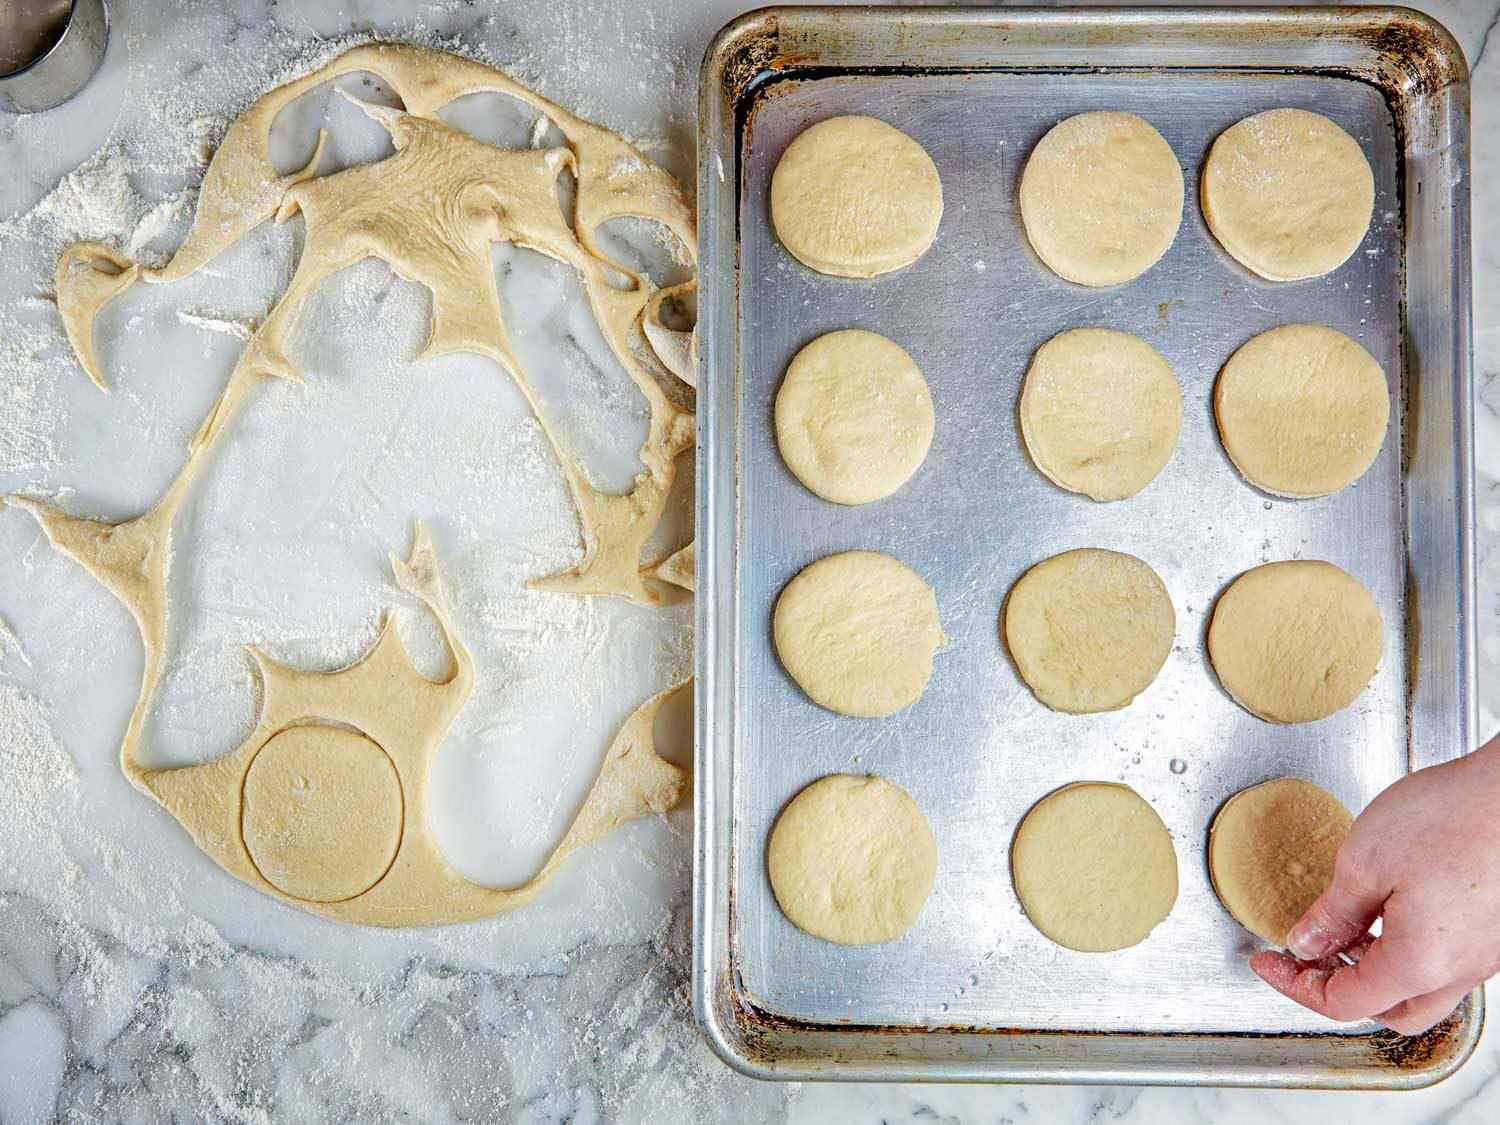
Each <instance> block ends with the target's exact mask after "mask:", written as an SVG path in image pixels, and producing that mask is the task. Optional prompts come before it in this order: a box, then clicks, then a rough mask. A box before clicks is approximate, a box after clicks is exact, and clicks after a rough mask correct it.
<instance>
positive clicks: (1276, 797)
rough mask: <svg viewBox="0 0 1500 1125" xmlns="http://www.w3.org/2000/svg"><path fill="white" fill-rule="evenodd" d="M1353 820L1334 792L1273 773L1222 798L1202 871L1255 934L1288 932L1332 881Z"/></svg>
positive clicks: (1275, 940) (1277, 938)
mask: <svg viewBox="0 0 1500 1125" xmlns="http://www.w3.org/2000/svg"><path fill="white" fill-rule="evenodd" d="M1353 823H1354V818H1353V817H1352V816H1350V815H1349V810H1348V809H1346V808H1344V806H1343V805H1341V804H1339V802H1338V798H1336V797H1334V795H1333V794H1332V793H1328V792H1325V791H1324V790H1322V789H1319V788H1318V787H1317V786H1316V785H1314V784H1312V782H1310V781H1303V780H1302V779H1301V778H1296V777H1279V778H1277V779H1276V780H1274V781H1266V782H1263V783H1261V784H1260V785H1255V786H1252V787H1251V788H1249V789H1242V790H1241V791H1240V792H1238V793H1236V794H1235V795H1234V796H1233V797H1231V798H1229V800H1228V801H1227V802H1225V804H1224V807H1223V808H1221V809H1220V810H1219V815H1218V816H1216V817H1214V823H1213V828H1212V829H1210V830H1209V834H1208V873H1209V877H1210V878H1211V879H1212V880H1213V884H1214V891H1215V892H1216V893H1217V894H1218V896H1219V901H1221V902H1222V903H1223V904H1224V909H1226V910H1228V911H1229V913H1230V914H1232V915H1234V919H1235V921H1236V922H1238V923H1239V924H1240V925H1242V926H1244V927H1245V929H1247V930H1249V931H1250V932H1251V933H1252V934H1254V935H1255V936H1256V937H1258V938H1262V939H1264V940H1265V941H1268V942H1270V943H1271V944H1272V945H1285V944H1286V934H1287V931H1288V930H1290V929H1291V928H1292V926H1293V924H1294V923H1295V922H1296V921H1297V919H1299V918H1301V917H1302V915H1303V913H1304V912H1305V911H1306V910H1307V908H1308V907H1309V906H1311V905H1312V904H1313V900H1314V899H1316V898H1317V897H1318V896H1319V895H1320V894H1322V893H1323V890H1324V888H1325V887H1327V886H1328V884H1329V883H1330V882H1332V880H1333V860H1334V857H1335V856H1336V855H1337V854H1338V850H1339V845H1340V844H1342V843H1343V842H1344V837H1345V836H1347V835H1349V828H1350V826H1351V825H1352V824H1353Z"/></svg>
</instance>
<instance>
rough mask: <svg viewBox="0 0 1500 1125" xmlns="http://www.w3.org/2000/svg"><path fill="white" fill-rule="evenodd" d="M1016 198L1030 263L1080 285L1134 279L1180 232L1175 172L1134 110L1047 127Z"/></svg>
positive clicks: (1166, 150)
mask: <svg viewBox="0 0 1500 1125" xmlns="http://www.w3.org/2000/svg"><path fill="white" fill-rule="evenodd" d="M1020 196H1021V222H1022V224H1023V225H1024V227H1025V228H1026V238H1027V240H1028V241H1029V242H1030V243H1031V247H1032V249H1033V250H1035V251H1036V253H1037V257H1039V258H1041V260H1042V261H1043V262H1045V263H1046V264H1047V267H1048V268H1049V269H1050V270H1052V272H1053V273H1055V274H1057V275H1058V276H1059V277H1061V278H1063V279H1064V280H1067V281H1072V282H1076V283H1077V284H1079V285H1092V286H1104V285H1119V284H1120V283H1122V282H1126V281H1129V280H1131V279H1132V278H1136V277H1139V276H1140V275H1141V274H1143V273H1145V272H1146V271H1147V270H1148V269H1150V268H1151V267H1152V266H1153V265H1155V264H1156V263H1157V261H1159V260H1160V259H1161V256H1162V255H1163V254H1165V253H1166V252H1167V249H1168V247H1170V246H1171V245H1172V241H1173V239H1175V238H1176V237H1177V228H1178V227H1179V226H1181V225H1182V200H1183V181H1182V168H1181V166H1180V165H1179V164H1178V163H1177V157H1176V155H1175V154H1174V153H1173V152H1172V146H1171V145H1169V144H1167V142H1166V140H1165V138H1163V137H1162V135H1161V134H1160V133H1158V132H1157V131H1156V129H1155V128H1153V127H1152V125H1151V123H1150V122H1148V121H1146V120H1144V119H1143V118H1140V117H1137V116H1136V115H1135V114H1133V113H1120V112H1117V111H1114V110H1102V111H1096V112H1093V113H1080V114H1078V115H1077V116H1076V117H1069V118H1067V119H1066V120H1064V121H1060V122H1059V123H1058V124H1056V125H1054V126H1053V127H1052V128H1051V129H1050V130H1049V131H1048V132H1047V134H1046V136H1044V137H1043V138H1042V139H1041V140H1040V141H1038V142H1037V143H1036V147H1035V148H1033V149H1032V150H1031V155H1030V156H1029V157H1027V159H1026V167H1025V169H1024V170H1023V171H1022V173H1021V191H1020Z"/></svg>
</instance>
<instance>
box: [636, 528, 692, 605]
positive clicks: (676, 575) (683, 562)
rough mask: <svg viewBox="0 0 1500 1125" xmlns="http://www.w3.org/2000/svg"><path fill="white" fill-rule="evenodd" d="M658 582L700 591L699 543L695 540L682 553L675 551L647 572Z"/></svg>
mask: <svg viewBox="0 0 1500 1125" xmlns="http://www.w3.org/2000/svg"><path fill="white" fill-rule="evenodd" d="M646 573H647V574H649V575H650V576H651V577H652V578H655V579H656V580H657V581H658V582H670V583H671V584H672V585H673V586H680V587H682V588H683V589H684V590H692V591H694V592H696V591H697V589H698V542H697V540H694V541H693V542H691V543H689V544H688V545H687V546H686V547H684V548H682V550H680V551H674V552H673V553H672V554H670V555H668V556H667V557H666V558H664V559H662V560H661V562H659V563H657V564H656V565H655V566H653V567H651V568H650V569H649V570H647V571H646Z"/></svg>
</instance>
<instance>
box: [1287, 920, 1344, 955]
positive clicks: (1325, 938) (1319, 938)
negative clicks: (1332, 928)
mask: <svg viewBox="0 0 1500 1125" xmlns="http://www.w3.org/2000/svg"><path fill="white" fill-rule="evenodd" d="M1286 947H1287V949H1288V950H1290V951H1291V954H1292V956H1293V957H1295V958H1297V960H1299V961H1321V960H1323V958H1325V957H1327V956H1328V955H1329V954H1330V953H1332V952H1333V949H1334V943H1333V938H1332V936H1331V935H1330V934H1329V933H1328V931H1327V930H1325V929H1323V928H1322V927H1321V926H1319V925H1317V924H1316V923H1315V922H1306V921H1304V922H1298V923H1297V924H1296V925H1295V926H1293V927H1292V930H1291V933H1289V934H1287V935H1286Z"/></svg>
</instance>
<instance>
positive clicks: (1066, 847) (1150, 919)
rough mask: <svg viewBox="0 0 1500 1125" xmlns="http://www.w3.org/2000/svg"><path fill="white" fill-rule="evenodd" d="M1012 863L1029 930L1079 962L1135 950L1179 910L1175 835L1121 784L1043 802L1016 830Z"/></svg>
mask: <svg viewBox="0 0 1500 1125" xmlns="http://www.w3.org/2000/svg"><path fill="white" fill-rule="evenodd" d="M1010 862H1011V878H1012V879H1013V880H1014V881H1015V885H1016V895H1017V896H1018V897H1019V898H1020V900H1021V906H1022V907H1024V908H1025V910H1026V916H1027V917H1028V918H1030V919H1031V924H1032V925H1034V926H1035V927H1036V928H1037V929H1039V930H1041V931H1042V933H1043V934H1045V935H1046V936H1047V937H1048V938H1050V939H1051V940H1053V941H1055V942H1056V943H1057V944H1058V945H1061V946H1064V947H1065V948H1067V949H1076V950H1078V951H1079V952H1082V953H1107V952H1109V951H1110V950H1113V949H1125V948H1128V947H1129V946H1132V945H1137V944H1139V943H1140V942H1142V941H1144V940H1146V937H1147V935H1148V934H1150V933H1151V931H1152V930H1153V929H1154V928H1155V927H1156V926H1157V924H1158V923H1160V922H1161V921H1162V920H1163V919H1165V918H1166V916H1167V915H1168V914H1170V913H1171V912H1172V907H1173V905H1175V904H1176V902H1177V854H1176V852H1174V851H1173V849H1172V836H1171V833H1169V832H1168V831H1167V826H1166V825H1165V824H1163V823H1162V819H1161V817H1160V816H1158V815H1157V814H1156V810H1155V809H1153V808H1152V807H1151V806H1150V805H1149V804H1147V803H1146V801H1145V800H1144V799H1143V798H1142V797H1141V796H1140V795H1139V794H1138V793H1136V792H1135V790H1133V789H1131V788H1129V787H1128V786H1125V785H1114V784H1110V783H1108V782H1102V781H1084V782H1078V783H1076V784H1073V785H1067V786H1064V787H1063V788H1061V789H1059V790H1058V791H1057V792H1055V793H1051V794H1049V795H1048V796H1046V797H1044V798H1042V800H1040V801H1039V802H1037V804H1036V805H1034V806H1033V807H1032V809H1031V811H1030V812H1028V813H1027V814H1026V817H1025V819H1024V820H1022V821H1021V826H1020V827H1019V828H1017V829H1016V838H1015V841H1014V843H1013V844H1012V845H1011V853H1010Z"/></svg>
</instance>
